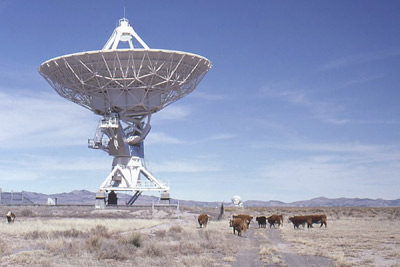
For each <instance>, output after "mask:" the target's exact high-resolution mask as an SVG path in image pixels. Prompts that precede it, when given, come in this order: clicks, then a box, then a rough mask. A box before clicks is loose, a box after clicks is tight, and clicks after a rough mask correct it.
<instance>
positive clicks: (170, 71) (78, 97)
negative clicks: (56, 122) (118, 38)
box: [39, 49, 211, 121]
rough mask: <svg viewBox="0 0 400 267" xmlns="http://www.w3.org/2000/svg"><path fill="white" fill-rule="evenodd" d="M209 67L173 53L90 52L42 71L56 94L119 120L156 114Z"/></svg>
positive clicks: (51, 63) (191, 86)
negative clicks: (114, 114) (114, 116)
mask: <svg viewBox="0 0 400 267" xmlns="http://www.w3.org/2000/svg"><path fill="white" fill-rule="evenodd" d="M210 67H211V63H210V61H208V60H207V59H206V58H204V57H201V56H198V55H194V54H190V53H183V52H177V51H169V50H155V49H141V50H139V49H135V50H130V49H129V50H128V49H127V50H114V51H113V50H108V51H92V52H84V53H77V54H71V55H66V56H62V57H58V58H55V59H51V60H49V61H46V62H45V63H43V64H42V65H41V67H40V70H39V71H40V73H41V74H42V75H43V76H44V78H45V79H46V80H47V81H48V82H49V83H50V84H51V85H52V87H53V88H54V89H55V90H56V91H57V93H58V94H59V95H61V96H62V97H64V98H67V99H68V100H70V101H72V102H74V103H77V104H79V105H81V106H83V107H85V108H88V109H90V110H92V111H93V112H94V113H96V114H99V115H105V114H110V113H112V112H114V113H118V114H119V115H120V118H121V119H122V120H127V121H131V119H132V118H137V117H138V116H143V115H149V114H152V113H155V112H157V111H159V110H161V109H162V108H164V107H165V106H167V105H169V104H171V103H173V102H175V101H176V100H178V99H180V98H182V97H183V96H185V95H187V94H189V93H190V92H192V91H193V90H194V89H195V88H196V86H197V85H198V84H199V82H200V81H201V80H202V79H203V77H204V75H205V74H206V73H207V71H208V70H209V68H210Z"/></svg>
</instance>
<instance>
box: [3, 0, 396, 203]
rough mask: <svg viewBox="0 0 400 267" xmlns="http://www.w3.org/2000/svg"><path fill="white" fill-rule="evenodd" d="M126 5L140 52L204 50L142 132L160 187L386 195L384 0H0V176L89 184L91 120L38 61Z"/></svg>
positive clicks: (112, 21)
mask: <svg viewBox="0 0 400 267" xmlns="http://www.w3.org/2000/svg"><path fill="white" fill-rule="evenodd" d="M124 6H125V9H126V17H127V18H128V19H129V21H130V24H131V25H132V26H133V27H134V28H135V30H136V32H137V33H138V34H139V35H140V36H141V37H142V39H144V41H145V42H146V43H147V44H148V45H149V46H150V48H160V49H171V50H180V51H186V52H191V53H196V54H199V55H201V56H204V57H206V58H208V59H209V60H210V61H211V62H212V63H213V67H212V69H211V70H210V71H209V73H208V74H207V75H206V77H205V78H204V79H203V81H202V82H201V83H200V85H199V86H198V87H197V89H196V90H195V91H194V92H193V93H192V94H190V95H188V96H186V97H185V98H183V99H181V100H179V101H178V102H176V103H174V104H172V105H171V106H169V107H167V108H165V109H164V110H162V111H160V112H158V113H156V114H154V115H153V117H152V130H151V132H150V134H149V135H148V137H147V138H146V141H145V155H146V159H147V161H148V164H149V167H150V169H151V171H152V172H153V174H154V175H155V176H156V177H157V178H159V179H160V180H169V181H170V183H171V196H172V197H174V198H180V199H195V200H203V201H229V200H230V198H231V196H232V195H240V196H241V197H242V198H243V199H244V200H249V199H258V200H281V201H285V202H291V201H295V200H303V199H310V198H313V197H318V196H325V197H330V198H337V197H361V198H364V197H368V198H384V199H397V198H400V194H399V192H400V105H399V100H400V90H399V89H400V88H399V86H400V75H399V70H400V31H399V29H400V17H399V16H398V14H400V2H399V1H368V0H363V1H228V0H221V1H211V0H204V1H202V2H201V5H200V4H199V3H197V2H196V3H194V2H193V1H183V0H182V1H165V0H164V1H75V0H70V1H7V0H6V1H4V0H0V40H1V41H0V59H1V60H0V99H1V103H0V113H1V114H2V116H1V118H2V126H1V131H0V144H1V145H0V188H2V189H3V190H7V191H10V190H14V191H21V190H26V191H36V192H43V193H59V192H69V191H72V190H75V189H87V190H91V191H97V189H98V187H99V186H100V184H101V182H102V181H103V180H104V179H105V177H106V176H107V175H108V173H109V171H110V169H111V162H112V157H110V156H108V154H106V153H104V152H102V151H98V150H91V149H88V148H87V139H89V138H93V136H94V134H95V130H96V127H97V123H98V120H99V119H100V117H98V116H97V115H94V114H93V113H91V112H90V111H89V110H86V109H84V108H82V107H80V106H78V105H76V104H73V103H70V102H69V101H67V100H65V99H63V98H61V97H60V96H58V95H57V93H56V92H55V91H54V90H53V89H52V88H51V87H50V85H48V84H47V83H46V81H45V80H44V79H43V78H42V77H41V76H40V75H39V73H38V71H37V70H38V67H39V65H40V64H41V63H43V62H44V61H46V60H48V59H51V58H54V57H57V56H61V55H65V54H71V53H75V52H82V51H89V50H98V49H101V48H102V47H103V45H104V44H105V43H106V41H107V40H108V38H109V36H110V35H111V33H112V31H113V30H114V28H115V26H116V25H117V23H118V20H119V19H120V18H122V17H123V10H124Z"/></svg>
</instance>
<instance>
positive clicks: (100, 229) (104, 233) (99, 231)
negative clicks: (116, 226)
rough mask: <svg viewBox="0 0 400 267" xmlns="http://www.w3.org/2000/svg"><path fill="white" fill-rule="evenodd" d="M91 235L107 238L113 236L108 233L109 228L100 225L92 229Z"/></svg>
mask: <svg viewBox="0 0 400 267" xmlns="http://www.w3.org/2000/svg"><path fill="white" fill-rule="evenodd" d="M90 234H91V235H98V236H101V237H105V238H110V237H111V235H110V234H109V233H108V229H107V227H105V226H104V225H101V224H98V225H96V226H95V227H94V228H92V229H90Z"/></svg>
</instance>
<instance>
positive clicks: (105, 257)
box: [0, 206, 400, 266]
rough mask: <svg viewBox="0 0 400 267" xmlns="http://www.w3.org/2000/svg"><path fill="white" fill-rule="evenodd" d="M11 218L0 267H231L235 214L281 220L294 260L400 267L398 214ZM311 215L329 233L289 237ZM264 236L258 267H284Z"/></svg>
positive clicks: (0, 246) (0, 231)
mask: <svg viewBox="0 0 400 267" xmlns="http://www.w3.org/2000/svg"><path fill="white" fill-rule="evenodd" d="M9 208H10V207H1V206H0V210H2V211H5V210H8V209H9ZM16 210H17V220H16V221H15V223H14V224H7V223H6V220H5V219H4V220H3V221H0V262H1V264H0V265H1V266H9V265H10V266H11V265H18V266H110V265H118V266H229V265H231V264H232V263H234V262H235V261H236V254H237V252H238V250H239V249H240V247H241V245H242V242H243V241H244V240H245V239H242V238H238V237H237V236H234V235H233V234H232V229H231V228H229V226H228V225H229V224H228V217H229V216H230V215H232V214H238V213H248V214H250V215H252V216H254V217H255V216H259V215H271V214H274V213H277V214H284V217H285V222H284V227H283V228H279V229H273V230H274V231H278V232H279V233H280V235H281V237H282V238H283V239H284V240H286V241H287V242H288V243H289V244H290V245H291V248H292V249H293V250H295V251H297V252H298V253H299V254H307V255H316V256H325V257H329V258H332V259H333V260H334V261H335V263H336V265H337V266H400V249H399V247H400V227H399V226H400V220H399V219H400V208H247V209H229V208H228V209H226V214H225V219H224V220H222V221H215V220H212V221H211V222H210V223H209V224H208V226H207V228H205V229H200V228H199V226H198V223H197V219H196V218H197V215H198V214H199V213H202V212H206V213H208V214H211V216H213V217H214V218H216V217H217V215H218V208H198V207H197V208H184V207H182V208H181V210H180V212H179V213H178V212H177V211H168V210H159V211H155V212H153V213H152V212H151V211H148V210H133V209H124V210H111V211H102V212H97V211H95V212H94V211H93V208H87V207H86V208H84V207H68V208H65V207H17V208H16ZM3 213H4V212H3ZM311 213H314V214H316V213H325V214H327V216H328V227H327V228H326V229H325V228H324V227H323V228H319V226H317V225H314V226H315V228H313V229H301V228H300V229H299V230H297V229H296V230H294V229H293V225H291V224H288V223H287V222H286V221H287V218H288V217H289V216H291V215H304V214H311ZM155 214H156V215H157V216H159V217H160V218H159V219H157V218H156V217H157V216H155ZM108 215H109V216H108ZM85 216H86V217H85ZM252 227H256V226H255V225H254V224H253V226H252ZM269 231H272V230H269V229H268V228H267V229H256V230H255V231H254V235H255V237H256V238H255V239H254V240H255V242H256V243H255V244H253V245H254V246H255V247H256V248H257V249H258V255H259V257H260V260H261V262H263V263H265V264H269V265H273V266H285V262H284V261H283V259H282V258H281V256H280V248H278V247H275V246H276V244H273V243H271V241H270V240H269Z"/></svg>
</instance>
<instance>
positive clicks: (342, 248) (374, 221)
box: [282, 208, 400, 266]
mask: <svg viewBox="0 0 400 267" xmlns="http://www.w3.org/2000/svg"><path fill="white" fill-rule="evenodd" d="M398 211H399V208H342V209H340V208H336V209H334V208H331V209H326V210H324V211H323V212H325V213H328V214H330V215H328V227H327V228H324V227H322V228H319V226H317V225H314V228H312V229H307V228H306V229H301V228H300V229H299V230H297V229H296V230H294V229H293V225H291V224H289V225H286V227H284V228H283V229H282V238H283V239H285V240H287V241H289V243H291V244H292V247H293V248H294V249H295V250H296V251H297V252H298V253H299V254H304V255H316V256H324V257H328V258H332V259H333V260H334V261H335V263H336V264H337V265H338V266H400V253H399V252H398V251H399V248H400V221H399V217H398V214H399V213H398ZM306 213H307V212H304V213H303V214H306Z"/></svg>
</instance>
